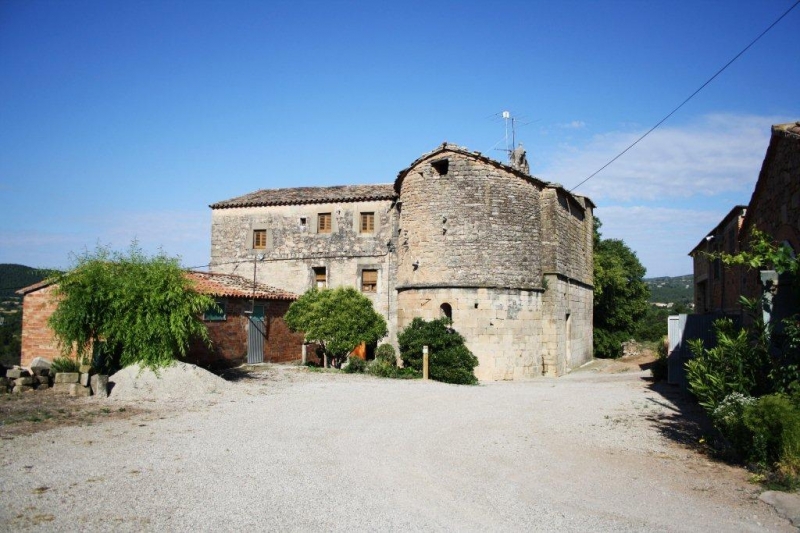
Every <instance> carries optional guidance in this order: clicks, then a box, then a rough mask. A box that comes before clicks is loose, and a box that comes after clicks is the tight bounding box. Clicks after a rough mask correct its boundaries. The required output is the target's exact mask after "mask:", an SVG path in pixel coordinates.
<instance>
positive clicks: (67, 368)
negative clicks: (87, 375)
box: [50, 357, 80, 374]
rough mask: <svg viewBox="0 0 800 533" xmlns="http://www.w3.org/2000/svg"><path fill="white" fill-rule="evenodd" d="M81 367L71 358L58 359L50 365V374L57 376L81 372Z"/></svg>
mask: <svg viewBox="0 0 800 533" xmlns="http://www.w3.org/2000/svg"><path fill="white" fill-rule="evenodd" d="M79 371H80V365H79V364H78V361H76V360H75V359H72V358H70V357H56V358H55V359H53V362H52V364H51V365H50V372H51V373H53V374H57V373H59V372H79Z"/></svg>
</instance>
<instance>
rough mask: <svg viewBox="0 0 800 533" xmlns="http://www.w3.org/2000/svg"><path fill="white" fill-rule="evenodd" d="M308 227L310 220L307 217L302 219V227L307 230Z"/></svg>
mask: <svg viewBox="0 0 800 533" xmlns="http://www.w3.org/2000/svg"><path fill="white" fill-rule="evenodd" d="M307 225H308V219H307V218H306V217H300V227H301V228H305V227H306V226H307Z"/></svg>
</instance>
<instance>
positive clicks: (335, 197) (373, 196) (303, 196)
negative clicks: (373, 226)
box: [209, 183, 396, 209]
mask: <svg viewBox="0 0 800 533" xmlns="http://www.w3.org/2000/svg"><path fill="white" fill-rule="evenodd" d="M395 196H396V195H395V193H394V187H393V186H392V184H390V183H383V184H378V185H336V186H333V187H294V188H290V189H261V190H260V191H256V192H251V193H250V194H245V195H244V196H238V197H236V198H231V199H230V200H224V201H222V202H217V203H215V204H211V205H210V206H209V207H211V209H225V208H230V207H256V206H265V205H298V204H321V203H329V202H366V201H370V200H391V199H393V198H395Z"/></svg>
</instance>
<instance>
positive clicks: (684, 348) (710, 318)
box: [667, 315, 737, 389]
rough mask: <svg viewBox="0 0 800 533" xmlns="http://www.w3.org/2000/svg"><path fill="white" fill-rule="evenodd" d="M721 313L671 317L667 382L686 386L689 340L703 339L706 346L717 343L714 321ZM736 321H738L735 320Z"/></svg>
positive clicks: (689, 353) (689, 351) (690, 354)
mask: <svg viewBox="0 0 800 533" xmlns="http://www.w3.org/2000/svg"><path fill="white" fill-rule="evenodd" d="M719 318H721V317H720V316H719V315H672V316H670V317H669V322H668V324H669V327H668V335H669V357H668V358H667V383H669V384H671V385H678V386H680V387H681V388H682V389H685V388H686V366H685V365H686V361H688V360H689V359H691V358H692V352H691V350H690V349H689V342H688V341H690V340H692V339H702V340H703V345H704V346H705V347H706V348H713V347H714V346H716V344H717V339H716V337H715V336H714V321H715V320H717V319H719ZM734 322H735V323H736V322H737V321H736V320H734Z"/></svg>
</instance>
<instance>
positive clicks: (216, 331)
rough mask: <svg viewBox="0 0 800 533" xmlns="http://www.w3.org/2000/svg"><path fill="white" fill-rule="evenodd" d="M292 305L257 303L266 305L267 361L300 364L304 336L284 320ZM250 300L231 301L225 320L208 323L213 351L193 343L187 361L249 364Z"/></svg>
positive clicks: (221, 364)
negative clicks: (291, 329)
mask: <svg viewBox="0 0 800 533" xmlns="http://www.w3.org/2000/svg"><path fill="white" fill-rule="evenodd" d="M290 304H291V302H287V301H280V300H275V301H270V302H258V304H257V305H264V306H265V310H264V326H265V328H264V330H265V336H266V338H265V339H264V361H265V362H269V363H284V362H290V361H297V360H299V359H300V358H301V355H302V346H303V334H302V333H292V332H291V331H289V328H288V327H287V326H286V323H285V322H284V321H283V315H285V314H286V311H287V310H288V309H289V305H290ZM251 305H252V304H251V301H250V300H245V299H234V298H229V299H228V300H227V302H226V306H225V314H226V318H225V320H220V321H206V322H205V324H206V326H207V327H208V333H209V336H210V337H211V342H212V347H211V349H209V348H207V347H206V346H203V345H202V344H201V343H199V342H194V343H192V346H191V348H190V351H189V354H188V357H187V358H186V361H187V362H190V363H195V364H199V365H203V366H209V365H215V366H234V365H239V364H242V363H245V362H247V328H248V323H249V321H248V318H247V316H246V315H245V314H244V312H245V311H250V308H251Z"/></svg>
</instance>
